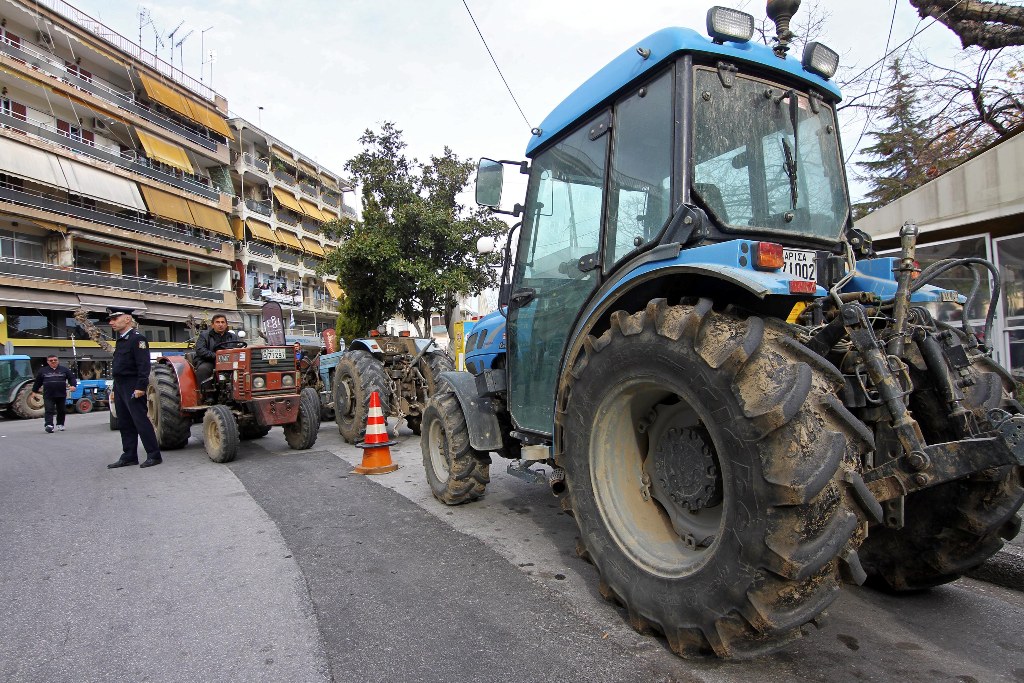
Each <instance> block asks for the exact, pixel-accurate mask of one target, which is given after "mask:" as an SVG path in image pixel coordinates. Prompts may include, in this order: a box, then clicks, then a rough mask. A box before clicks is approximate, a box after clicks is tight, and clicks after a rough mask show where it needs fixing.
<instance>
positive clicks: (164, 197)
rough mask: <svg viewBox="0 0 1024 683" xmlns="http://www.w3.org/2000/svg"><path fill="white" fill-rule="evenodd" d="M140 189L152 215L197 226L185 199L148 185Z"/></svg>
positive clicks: (141, 186)
mask: <svg viewBox="0 0 1024 683" xmlns="http://www.w3.org/2000/svg"><path fill="white" fill-rule="evenodd" d="M139 187H140V188H141V189H142V196H144V197H145V198H146V204H147V205H149V212H150V213H152V214H155V215H157V216H161V217H163V218H169V219H171V220H172V221H178V222H179V223H187V224H188V225H195V218H193V216H192V212H191V211H190V210H189V208H188V202H187V201H186V200H185V199H184V198H183V197H179V196H177V195H173V194H171V193H170V192H164V191H163V190H157V189H156V188H152V187H148V186H146V185H140V186H139Z"/></svg>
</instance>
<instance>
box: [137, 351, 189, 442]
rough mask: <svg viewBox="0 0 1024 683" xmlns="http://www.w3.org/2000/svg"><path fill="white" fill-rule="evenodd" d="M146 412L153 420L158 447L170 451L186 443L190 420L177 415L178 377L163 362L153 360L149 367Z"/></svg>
mask: <svg viewBox="0 0 1024 683" xmlns="http://www.w3.org/2000/svg"><path fill="white" fill-rule="evenodd" d="M146 411H147V412H148V413H149V421H150V422H152V423H153V430H154V431H155V432H156V440H157V443H158V444H159V445H160V450H162V451H173V450H177V449H179V448H184V447H185V446H186V445H188V437H189V434H190V432H191V431H192V422H191V421H190V420H189V419H188V418H187V417H185V416H184V415H182V414H181V392H180V391H179V389H178V376H177V375H176V374H174V368H172V367H171V366H170V365H167V364H166V363H154V364H153V367H152V368H150V371H149V386H148V387H147V388H146Z"/></svg>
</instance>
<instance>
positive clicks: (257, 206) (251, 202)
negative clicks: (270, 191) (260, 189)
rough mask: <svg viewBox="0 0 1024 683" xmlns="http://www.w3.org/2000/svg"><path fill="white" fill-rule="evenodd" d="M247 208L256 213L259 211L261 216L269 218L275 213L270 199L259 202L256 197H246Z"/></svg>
mask: <svg viewBox="0 0 1024 683" xmlns="http://www.w3.org/2000/svg"><path fill="white" fill-rule="evenodd" d="M245 208H246V209H248V210H249V211H252V212H254V213H258V214H260V215H261V216H266V217H267V218H270V216H271V215H272V214H273V213H274V212H273V211H271V209H270V202H269V201H266V202H259V201H256V200H255V199H246V200H245Z"/></svg>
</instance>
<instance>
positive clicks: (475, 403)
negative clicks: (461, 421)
mask: <svg viewBox="0 0 1024 683" xmlns="http://www.w3.org/2000/svg"><path fill="white" fill-rule="evenodd" d="M440 377H441V378H442V379H445V380H447V381H448V383H449V384H450V385H451V387H452V389H453V390H454V391H455V398H456V399H458V401H459V405H460V406H462V413H463V414H464V415H465V416H466V428H467V429H468V431H469V445H470V446H472V447H473V448H474V449H475V450H478V451H484V452H487V451H497V450H501V448H502V445H503V444H502V441H501V425H499V424H498V416H497V415H495V414H494V409H493V408H492V407H491V402H490V401H488V400H486V399H485V398H483V397H481V396H480V395H479V394H478V393H477V390H476V380H475V379H474V377H473V375H471V374H469V373H468V372H442V373H441V375H440Z"/></svg>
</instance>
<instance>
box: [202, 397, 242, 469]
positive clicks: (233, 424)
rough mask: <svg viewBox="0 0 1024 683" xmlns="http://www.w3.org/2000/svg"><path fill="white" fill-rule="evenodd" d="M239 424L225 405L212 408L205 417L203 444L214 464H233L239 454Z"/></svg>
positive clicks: (207, 410)
mask: <svg viewBox="0 0 1024 683" xmlns="http://www.w3.org/2000/svg"><path fill="white" fill-rule="evenodd" d="M238 441H239V440H238V422H237V421H236V420H235V415H234V413H232V412H231V409H230V408H228V407H227V406H224V405H216V406H210V407H209V408H207V409H206V414H205V415H204V416H203V444H204V445H205V446H206V454H207V455H208V456H210V460H212V461H214V462H220V463H225V462H231V461H232V460H234V459H235V455H237V454H238Z"/></svg>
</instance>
